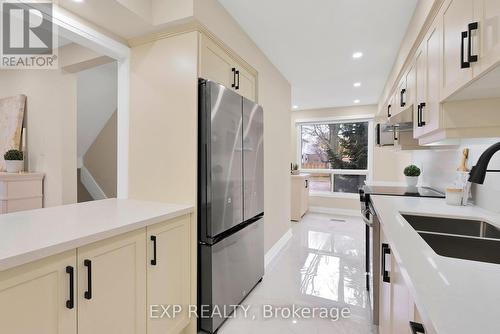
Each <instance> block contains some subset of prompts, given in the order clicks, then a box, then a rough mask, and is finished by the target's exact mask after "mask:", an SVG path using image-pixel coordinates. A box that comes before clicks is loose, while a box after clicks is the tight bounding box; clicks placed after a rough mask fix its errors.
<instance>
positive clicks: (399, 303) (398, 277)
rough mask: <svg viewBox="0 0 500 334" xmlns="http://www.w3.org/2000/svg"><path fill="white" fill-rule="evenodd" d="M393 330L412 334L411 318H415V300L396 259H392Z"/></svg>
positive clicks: (398, 333) (401, 333)
mask: <svg viewBox="0 0 500 334" xmlns="http://www.w3.org/2000/svg"><path fill="white" fill-rule="evenodd" d="M391 288H392V295H391V297H392V300H391V319H392V321H391V328H392V329H391V330H392V333H394V334H412V333H411V330H410V326H409V324H410V320H413V312H414V310H413V308H412V307H411V306H413V300H412V299H411V297H410V292H409V290H408V288H407V286H406V283H405V282H404V280H403V275H402V273H401V269H400V267H399V265H398V264H397V262H396V260H395V259H394V260H393V261H392V268H391Z"/></svg>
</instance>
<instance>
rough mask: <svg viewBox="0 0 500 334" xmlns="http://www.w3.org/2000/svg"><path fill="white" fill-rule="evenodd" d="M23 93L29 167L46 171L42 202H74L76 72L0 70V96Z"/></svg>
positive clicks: (37, 170)
mask: <svg viewBox="0 0 500 334" xmlns="http://www.w3.org/2000/svg"><path fill="white" fill-rule="evenodd" d="M17 94H25V95H26V96H27V100H26V117H27V129H28V130H27V140H28V147H27V150H28V166H29V167H28V168H29V171H36V172H42V173H45V180H44V205H45V206H46V207H49V206H57V205H62V204H70V203H75V202H76V76H75V75H74V74H68V73H63V72H61V71H58V70H1V71H0V97H7V96H12V95H17Z"/></svg>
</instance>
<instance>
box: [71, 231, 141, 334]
mask: <svg viewBox="0 0 500 334" xmlns="http://www.w3.org/2000/svg"><path fill="white" fill-rule="evenodd" d="M77 252H78V333H79V334H95V333H106V334H141V333H145V331H146V317H145V313H146V289H145V287H146V270H145V268H146V231H145V230H144V229H141V230H138V231H134V232H131V233H127V234H124V235H121V236H118V237H115V238H112V239H109V240H103V241H100V242H97V243H94V244H91V245H88V246H84V247H82V248H79V249H78V251H77Z"/></svg>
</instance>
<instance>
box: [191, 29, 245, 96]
mask: <svg viewBox="0 0 500 334" xmlns="http://www.w3.org/2000/svg"><path fill="white" fill-rule="evenodd" d="M200 38H201V45H200V50H201V52H200V53H201V54H200V76H201V77H202V78H204V79H207V80H212V81H215V82H217V83H219V84H221V85H223V86H225V87H227V88H230V89H233V90H234V88H235V83H236V74H235V70H236V69H235V64H234V61H233V59H232V58H231V57H230V56H229V55H228V54H227V53H226V52H225V51H224V50H223V49H222V48H221V47H220V46H218V45H217V44H215V43H214V42H213V41H212V40H211V39H210V38H208V37H206V36H204V35H201V37H200ZM233 69H234V70H233ZM240 80H241V79H240Z"/></svg>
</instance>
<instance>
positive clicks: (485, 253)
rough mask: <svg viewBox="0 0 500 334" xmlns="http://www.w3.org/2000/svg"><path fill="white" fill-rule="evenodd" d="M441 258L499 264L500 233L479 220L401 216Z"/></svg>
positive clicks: (499, 230)
mask: <svg viewBox="0 0 500 334" xmlns="http://www.w3.org/2000/svg"><path fill="white" fill-rule="evenodd" d="M402 216H403V218H404V219H405V220H406V221H407V222H408V223H409V224H410V225H411V226H412V227H413V228H414V229H415V231H417V233H418V234H419V235H420V236H421V237H422V239H424V240H425V242H427V244H428V245H429V246H430V247H431V248H432V249H433V250H434V251H435V252H436V253H437V254H439V255H441V256H446V257H452V258H459V259H465V260H472V261H480V262H489V263H497V264H500V229H498V228H496V227H495V226H493V225H491V224H489V223H487V222H484V221H480V220H472V219H455V218H445V217H431V216H418V215H409V214H402Z"/></svg>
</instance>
